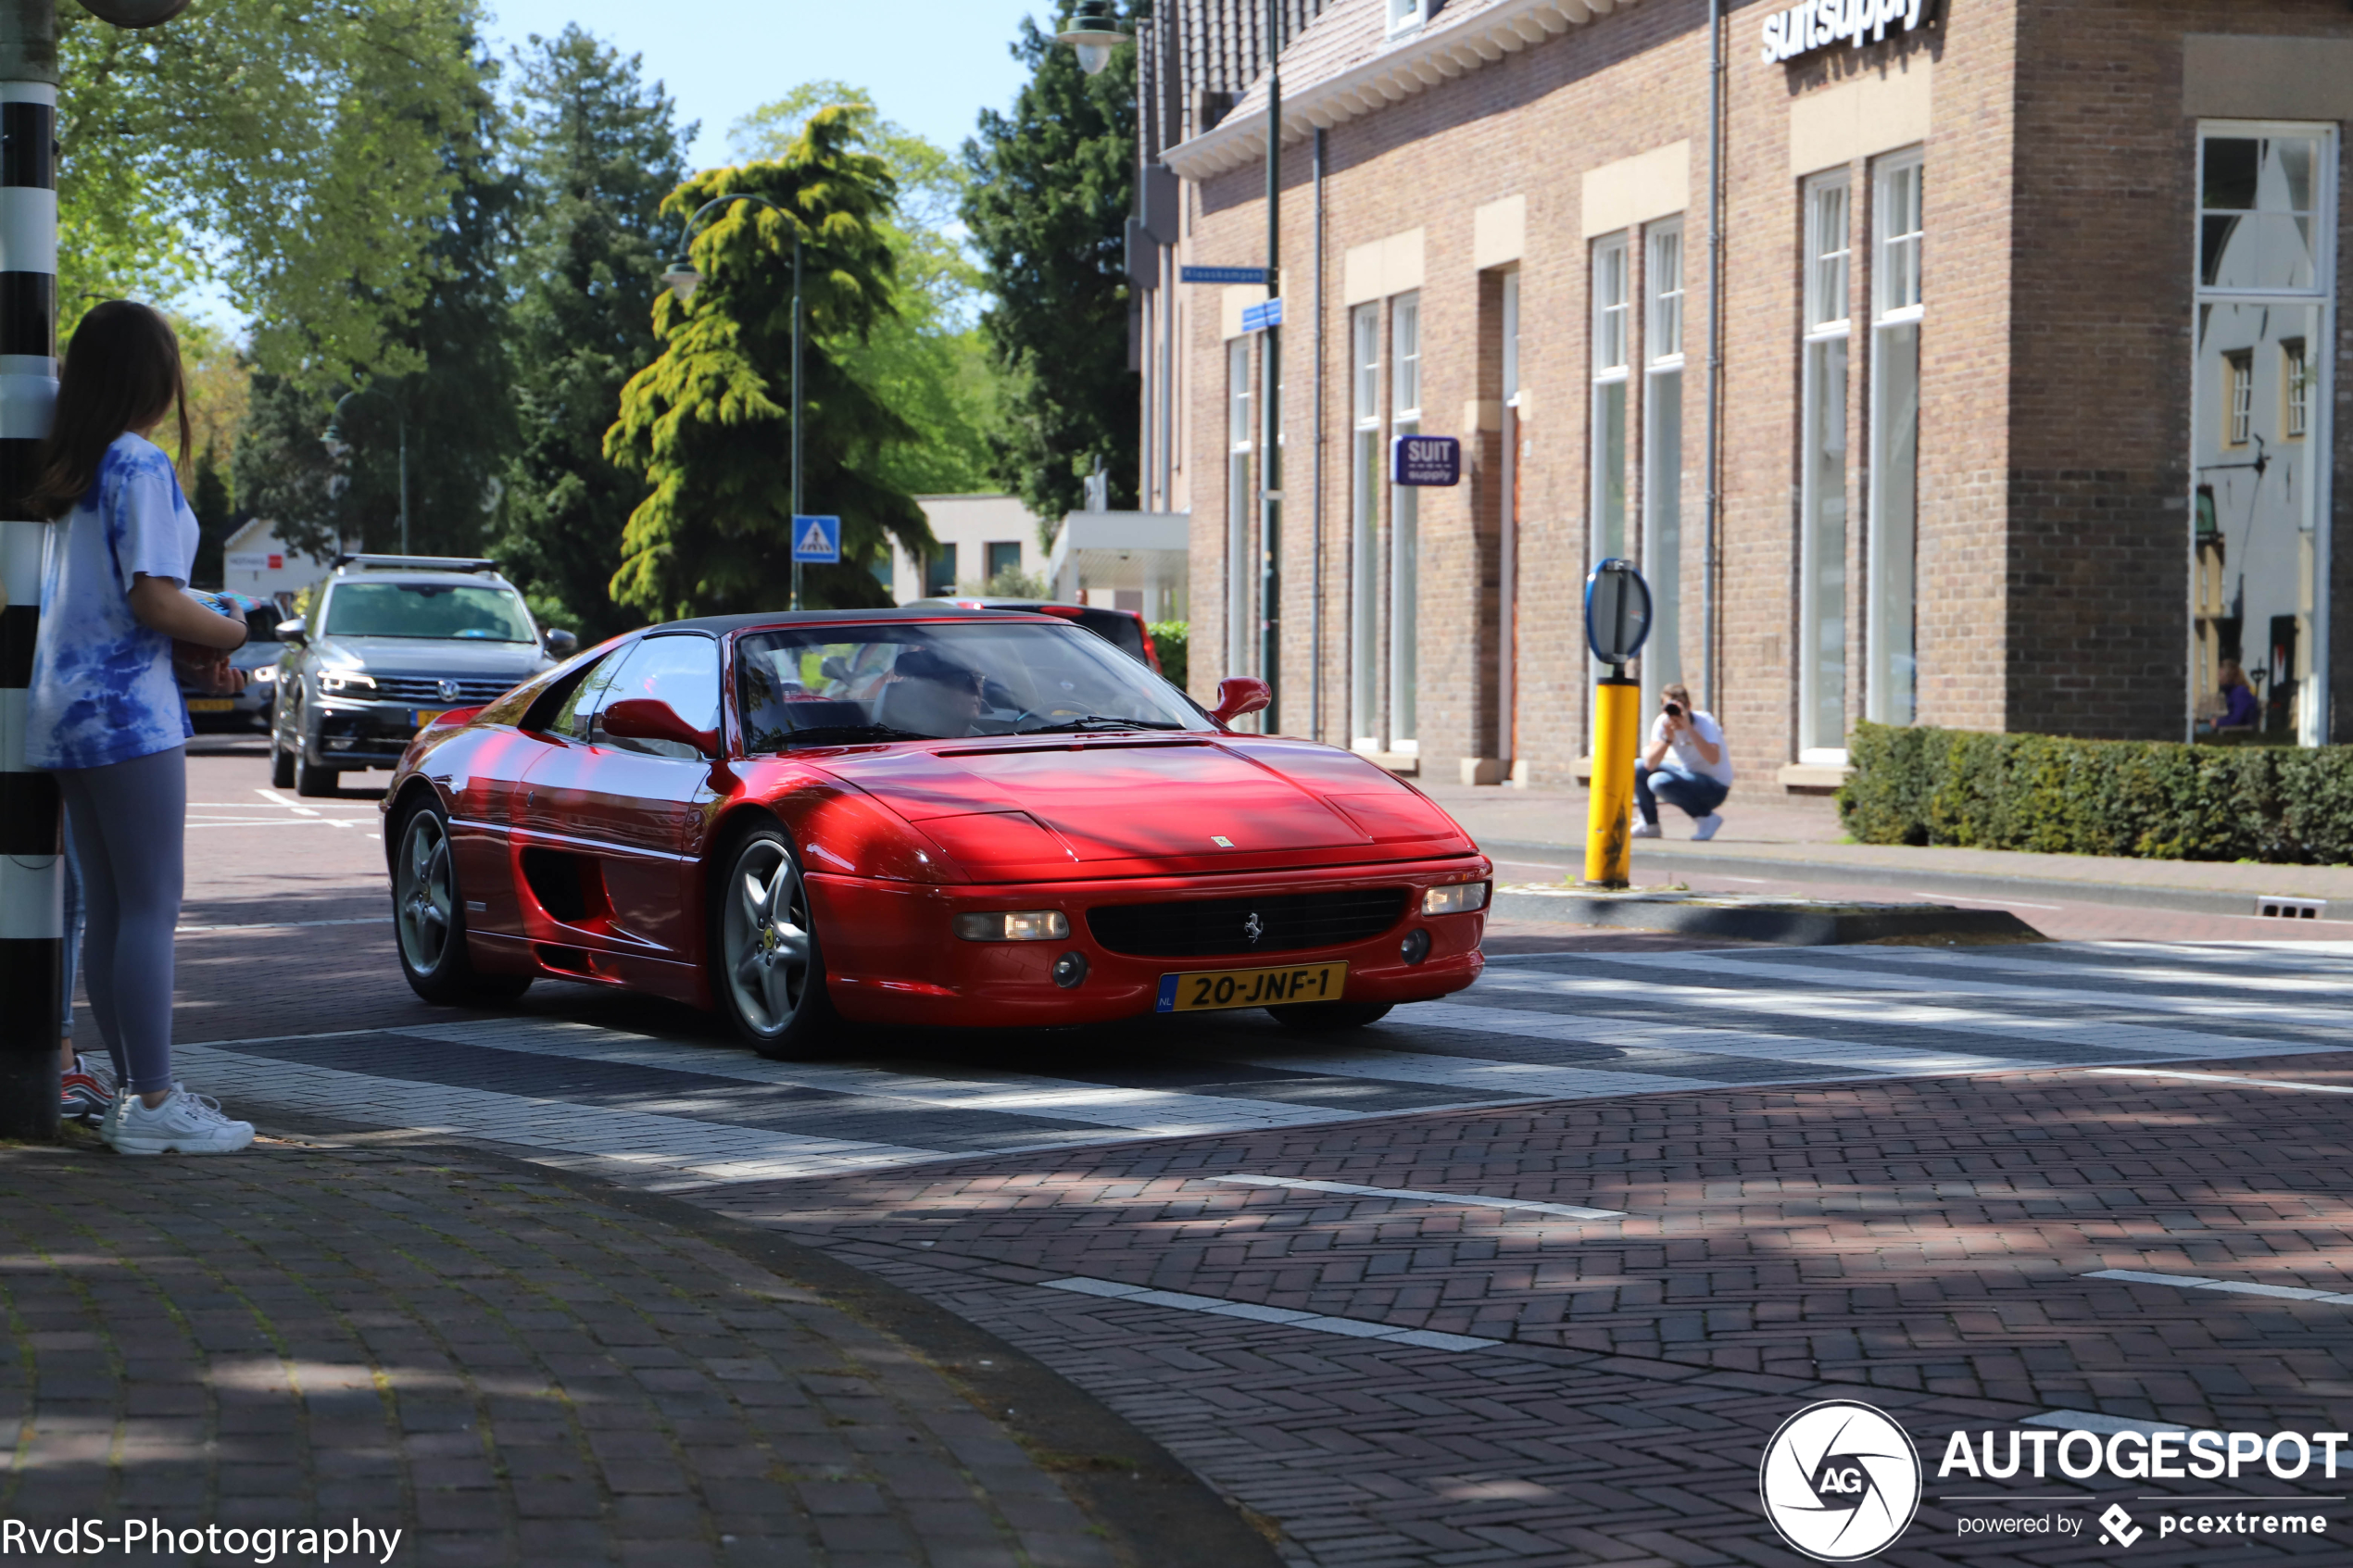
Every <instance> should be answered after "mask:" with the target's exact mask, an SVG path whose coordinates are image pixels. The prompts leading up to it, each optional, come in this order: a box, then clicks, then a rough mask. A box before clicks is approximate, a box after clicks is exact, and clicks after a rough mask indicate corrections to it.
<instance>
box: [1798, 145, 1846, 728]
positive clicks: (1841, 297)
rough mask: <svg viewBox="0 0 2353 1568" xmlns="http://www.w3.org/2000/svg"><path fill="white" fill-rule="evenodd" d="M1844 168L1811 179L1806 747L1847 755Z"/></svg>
mask: <svg viewBox="0 0 2353 1568" xmlns="http://www.w3.org/2000/svg"><path fill="white" fill-rule="evenodd" d="M1848 195H1849V188H1848V184H1847V178H1846V176H1845V175H1844V174H1834V175H1828V176H1824V177H1821V178H1818V179H1816V180H1812V181H1809V182H1807V183H1806V188H1805V202H1806V344H1805V352H1804V359H1803V370H1802V371H1801V375H1802V377H1803V384H1802V386H1801V387H1800V397H1801V402H1802V405H1803V410H1802V411H1803V414H1804V429H1803V432H1802V434H1801V437H1800V458H1801V465H1802V467H1801V471H1800V474H1799V501H1798V511H1799V528H1798V533H1799V539H1798V606H1797V621H1798V646H1797V745H1798V756H1799V758H1800V759H1803V760H1809V761H1824V762H1843V761H1844V760H1845V759H1846V360H1847V337H1848V312H1849V310H1850V307H1849V305H1848V302H1847V261H1848V257H1849V255H1850V247H1851V245H1852V239H1851V236H1850V234H1849V232H1848V226H1847V208H1848V206H1849V205H1850V204H1849V202H1848V199H1847V198H1848Z"/></svg>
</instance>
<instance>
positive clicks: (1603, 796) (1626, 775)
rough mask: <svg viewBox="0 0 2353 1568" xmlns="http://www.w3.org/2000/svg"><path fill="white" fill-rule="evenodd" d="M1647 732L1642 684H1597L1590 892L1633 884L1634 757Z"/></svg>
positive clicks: (1621, 678) (1588, 843)
mask: <svg viewBox="0 0 2353 1568" xmlns="http://www.w3.org/2000/svg"><path fill="white" fill-rule="evenodd" d="M1618 668H1619V669H1620V670H1623V669H1624V668H1625V667H1624V666H1623V665H1620V666H1618ZM1641 736H1642V683H1641V682H1639V681H1635V680H1630V679H1629V678H1628V677H1627V676H1625V675H1623V674H1618V675H1609V676H1605V677H1604V678H1603V679H1602V680H1600V681H1598V682H1596V683H1595V684H1594V686H1593V778H1592V785H1591V791H1592V815H1591V816H1590V817H1589V818H1588V819H1587V824H1586V826H1587V832H1586V838H1585V882H1586V884H1587V885H1588V886H1595V887H1626V886H1629V885H1631V884H1632V882H1633V879H1634V845H1633V841H1632V840H1631V839H1629V837H1628V836H1627V834H1628V833H1629V832H1630V831H1631V827H1632V824H1631V822H1629V820H1628V819H1629V817H1630V816H1631V814H1632V812H1633V809H1634V753H1635V751H1636V749H1637V747H1638V746H1639V745H1640V742H1641Z"/></svg>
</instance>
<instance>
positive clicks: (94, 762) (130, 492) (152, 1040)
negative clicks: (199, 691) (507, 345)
mask: <svg viewBox="0 0 2353 1568" xmlns="http://www.w3.org/2000/svg"><path fill="white" fill-rule="evenodd" d="M175 413H176V414H177V415H178V420H179V436H180V457H181V460H182V462H184V461H185V460H186V458H187V452H188V408H187V392H186V387H185V384H184V383H183V380H182V374H181V368H180V345H179V341H178V339H176V338H175V337H174V336H173V335H172V332H171V327H170V323H169V322H167V321H166V320H164V319H163V317H162V316H160V315H159V314H157V312H156V311H154V310H152V309H150V308H148V307H146V306H144V305H134V304H132V303H131V302H129V301H127V300H110V301H108V302H107V303H106V304H104V305H101V306H98V307H96V308H94V309H93V310H92V311H91V312H90V313H89V314H88V315H86V316H84V317H83V318H82V323H81V325H80V326H79V327H78V328H76V329H75V332H74V334H73V342H72V344H71V345H70V346H69V347H68V349H67V350H66V357H65V370H64V373H63V375H62V376H61V377H60V379H59V383H58V387H57V422H56V425H55V427H54V428H53V431H52V433H51V434H50V437H49V441H48V445H47V446H46V447H45V448H44V464H43V468H42V472H41V477H40V479H39V480H38V482H37V483H35V485H34V487H33V491H32V494H31V496H30V497H28V504H29V505H30V506H31V508H33V510H32V512H31V515H32V516H37V517H46V518H49V519H50V520H51V521H52V526H51V529H50V533H49V545H48V551H47V559H46V568H45V571H44V577H43V581H42V593H41V605H42V614H41V631H40V634H39V637H38V639H37V640H36V641H35V643H34V645H33V654H32V689H31V701H30V704H29V709H28V713H27V721H26V736H25V755H26V760H27V761H28V762H29V763H30V764H31V766H33V767H35V768H42V769H47V770H51V771H55V772H56V773H57V783H58V787H59V791H60V793H61V794H62V795H63V796H64V797H65V803H66V824H67V831H68V832H69V834H72V837H73V846H74V854H75V858H76V859H77V860H78V861H79V863H80V869H81V872H82V904H83V909H84V911H85V914H86V918H87V920H88V922H89V925H88V935H87V938H86V941H85V944H84V947H83V949H82V960H83V972H84V974H85V976H86V978H87V981H88V986H89V992H90V1010H91V1011H92V1012H93V1013H94V1015H96V1018H97V1022H98V1031H99V1033H100V1034H101V1035H104V1036H105V1038H106V1042H107V1051H108V1053H109V1054H110V1055H111V1056H112V1057H113V1058H114V1069H115V1083H116V1085H117V1095H116V1098H115V1101H114V1104H113V1106H112V1107H110V1108H109V1110H108V1111H107V1119H106V1121H105V1122H104V1123H101V1125H100V1129H99V1135H100V1136H102V1137H103V1138H105V1139H106V1141H107V1143H109V1144H111V1145H112V1146H113V1147H114V1148H115V1149H116V1150H117V1151H118V1152H120V1153H123V1154H165V1153H181V1154H226V1153H230V1152H233V1151H234V1150H236V1149H240V1148H245V1146H246V1145H247V1144H249V1143H251V1142H252V1141H253V1127H252V1125H251V1124H250V1123H244V1122H233V1121H231V1120H229V1119H228V1118H227V1117H226V1116H223V1115H222V1114H221V1113H220V1108H219V1107H218V1106H217V1105H215V1104H213V1103H212V1102H210V1101H209V1100H207V1099H205V1098H203V1097H201V1096H197V1095H194V1094H190V1093H189V1092H188V1091H187V1090H186V1089H184V1088H182V1086H181V1085H179V1084H177V1083H175V1082H174V1081H173V1079H172V1075H171V983H172V952H171V941H172V928H173V927H174V926H175V925H177V924H178V923H179V919H180V896H181V888H182V848H183V840H184V838H185V834H186V827H187V806H188V782H187V766H186V745H187V738H188V736H189V735H190V734H192V733H193V729H192V726H190V724H189V722H188V715H187V709H186V707H185V705H184V704H183V703H182V701H181V697H180V690H179V682H178V680H177V679H176V678H175V676H174V674H173V671H172V664H173V660H174V657H175V651H176V653H177V657H178V658H179V659H181V661H182V662H184V663H188V664H191V665H201V666H206V667H208V668H209V671H210V672H211V677H212V678H211V681H210V684H212V685H213V686H214V687H215V689H219V688H221V687H226V688H227V689H229V690H232V691H233V690H235V689H236V687H237V685H239V684H242V683H241V682H240V681H239V679H238V677H237V674H236V672H235V671H231V670H229V668H228V663H227V659H226V655H227V653H228V652H229V651H230V650H231V649H233V648H235V647H237V646H240V645H242V644H243V643H244V642H245V621H244V620H243V619H242V618H231V617H228V616H222V615H216V614H214V613H213V612H212V611H211V610H209V609H208V608H205V607H204V606H203V605H202V604H200V603H198V602H197V601H196V600H195V599H194V598H191V597H190V596H187V595H186V594H184V593H182V591H181V590H182V588H183V587H184V586H185V585H186V583H187V581H188V574H189V571H191V570H192V568H193V567H194V565H195V555H196V520H195V513H194V512H193V511H191V510H190V509H189V507H188V502H187V498H186V497H185V496H184V495H182V493H181V489H180V478H179V474H178V472H177V471H176V470H175V469H174V467H173V463H172V459H171V458H170V457H169V456H167V455H166V454H165V453H164V451H163V449H162V448H161V447H159V446H157V445H155V443H154V442H152V441H150V440H149V439H148V436H149V435H150V434H151V433H153V432H154V431H155V430H157V428H158V427H159V426H161V425H162V424H163V422H164V421H165V420H167V419H169V418H170V417H172V416H173V415H174V414H175ZM175 643H176V644H178V645H179V647H178V648H177V650H175V648H174V644H175Z"/></svg>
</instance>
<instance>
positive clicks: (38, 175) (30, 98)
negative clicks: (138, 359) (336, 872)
mask: <svg viewBox="0 0 2353 1568" xmlns="http://www.w3.org/2000/svg"><path fill="white" fill-rule="evenodd" d="M186 5H187V0H83V6H84V8H85V9H87V10H89V11H91V12H93V13H94V14H95V15H96V16H98V17H100V18H101V19H105V20H107V21H110V22H112V23H114V24H115V25H116V26H118V27H152V26H154V25H155V24H156V23H157V22H163V21H169V20H170V19H171V18H173V17H174V16H176V15H178V14H179V13H180V11H182V9H184V8H185V6H186ZM57 81H58V77H57V4H56V0H0V151H5V155H6V156H5V157H0V274H5V275H6V277H7V280H8V282H9V285H10V287H9V291H8V293H9V299H10V301H11V306H10V308H8V309H6V310H5V311H0V590H4V591H5V595H6V607H5V608H0V1138H25V1139H32V1140H42V1141H45V1140H49V1139H54V1138H55V1137H56V1136H57V1022H58V1019H59V1018H60V1016H61V1015H62V1014H63V1012H64V1010H65V1009H64V1004H65V1001H66V998H65V997H64V996H62V995H61V992H62V990H63V986H62V985H61V984H60V983H61V981H62V980H63V979H64V970H63V960H64V956H65V932H64V924H65V918H64V887H65V881H64V874H63V872H62V869H61V867H60V865H59V859H60V857H59V854H58V850H59V847H60V845H59V836H58V834H59V824H60V822H61V820H62V812H61V810H60V806H59V797H58V793H57V778H56V775H54V774H52V773H47V772H42V771H35V770H33V769H31V768H29V767H27V766H26V764H25V731H24V725H25V717H24V716H25V700H26V696H27V689H28V688H29V687H30V686H31V684H32V647H33V643H34V640H35V639H36V638H37V637H38V636H39V635H40V632H41V558H42V551H43V548H44V546H45V545H46V544H47V542H48V535H49V528H48V524H47V522H46V521H44V520H43V519H40V518H36V517H33V516H31V508H29V507H27V506H26V505H25V504H24V496H25V494H26V492H28V491H29V490H31V488H32V483H33V480H34V477H35V475H37V474H38V472H39V471H40V467H41V444H42V442H43V441H44V439H46V438H47V436H48V434H49V420H50V415H51V412H52V410H54V409H55V408H56V407H57Z"/></svg>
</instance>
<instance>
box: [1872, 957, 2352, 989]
mask: <svg viewBox="0 0 2353 1568" xmlns="http://www.w3.org/2000/svg"><path fill="white" fill-rule="evenodd" d="M1981 955H1982V956H1981ZM1839 956H1840V957H1841V958H1855V959H1862V960H1876V961H1878V962H1880V963H1891V962H1892V963H1917V964H1921V965H1924V966H1930V967H1937V968H1951V967H1956V966H1958V967H1963V968H1969V969H1993V970H2003V971H2007V972H2010V973H2014V974H2082V975H2089V976H2090V977H2092V978H2093V979H2095V980H2119V981H2134V982H2162V983H2164V984H2167V985H2210V986H2213V987H2216V988H2217V989H2229V988H2232V987H2238V986H2244V987H2246V988H2247V989H2250V990H2258V991H2272V992H2285V993H2289V994H2299V993H2301V994H2309V995H2313V996H2328V997H2342V996H2343V995H2345V986H2346V980H2347V978H2353V976H2347V975H2345V974H2338V975H2335V976H2330V977H2322V976H2313V977H2311V978H2303V977H2298V976H2283V975H2276V974H2234V973H2232V972H2230V971H2228V970H2223V969H2211V970H2205V969H2170V968H2159V967H2158V966H2157V965H2155V964H2131V965H2119V964H2096V963H2070V962H2068V961H2067V960H2063V959H2014V958H2004V957H2002V956H2001V955H1999V954H1996V953H1984V952H1982V949H1980V950H1978V951H1973V952H1971V953H1970V954H1969V956H1968V957H1967V958H1964V957H1962V956H1961V955H1960V954H1959V953H1947V952H1941V951H1938V950H1937V949H1935V948H1931V947H1911V948H1906V949H1904V950H1903V951H1901V952H1897V951H1894V950H1893V949H1890V948H1885V947H1863V948H1856V949H1855V950H1854V951H1852V952H1845V953H1841V954H1840V955H1839Z"/></svg>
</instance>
